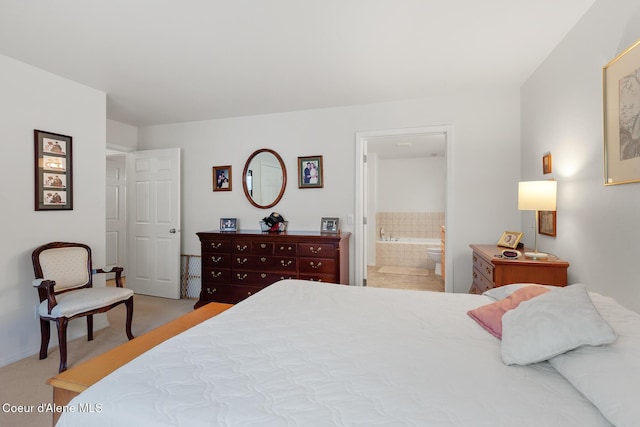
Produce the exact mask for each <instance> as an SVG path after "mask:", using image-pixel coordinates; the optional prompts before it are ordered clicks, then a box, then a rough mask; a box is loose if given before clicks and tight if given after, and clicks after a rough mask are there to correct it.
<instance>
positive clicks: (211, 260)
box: [202, 253, 231, 268]
mask: <svg viewBox="0 0 640 427" xmlns="http://www.w3.org/2000/svg"><path fill="white" fill-rule="evenodd" d="M202 266H203V267H205V268H206V267H217V268H231V254H229V253H226V254H216V253H208V254H204V255H202Z"/></svg>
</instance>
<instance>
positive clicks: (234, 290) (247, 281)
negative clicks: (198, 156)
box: [195, 231, 351, 308]
mask: <svg viewBox="0 0 640 427" xmlns="http://www.w3.org/2000/svg"><path fill="white" fill-rule="evenodd" d="M196 234H197V235H198V237H199V238H200V245H201V255H202V274H201V277H202V288H201V290H200V299H199V300H198V302H197V303H196V305H195V308H198V307H201V306H202V305H204V304H207V303H209V302H212V301H215V302H223V303H231V304H235V303H237V302H240V301H242V300H243V299H245V298H247V297H248V296H250V295H252V294H254V293H256V292H258V291H259V290H261V289H263V288H265V287H266V286H269V285H270V284H272V283H275V282H277V281H278V280H282V279H303V280H314V281H322V282H331V283H341V284H348V283H349V237H350V236H351V233H341V234H326V233H320V232H308V231H307V232H295V231H288V232H282V233H266V232H260V231H237V232H220V231H202V232H199V233H196Z"/></svg>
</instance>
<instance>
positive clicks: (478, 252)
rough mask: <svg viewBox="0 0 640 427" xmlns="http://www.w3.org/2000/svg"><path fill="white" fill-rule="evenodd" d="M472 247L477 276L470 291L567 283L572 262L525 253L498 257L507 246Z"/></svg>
mask: <svg viewBox="0 0 640 427" xmlns="http://www.w3.org/2000/svg"><path fill="white" fill-rule="evenodd" d="M469 246H470V247H471V249H472V250H473V275H472V282H471V289H470V290H469V293H472V294H481V293H483V292H484V291H486V290H488V289H491V288H496V287H498V286H504V285H508V284H510V283H539V284H541V285H553V286H567V269H568V268H569V263H568V262H567V261H563V260H561V259H559V258H557V257H556V256H553V255H549V258H547V259H543V260H540V259H537V260H536V259H530V258H525V256H524V255H522V256H520V257H518V258H516V259H508V258H501V257H498V255H501V254H502V251H503V250H504V249H507V248H501V247H499V246H495V245H469ZM520 252H523V253H524V251H520Z"/></svg>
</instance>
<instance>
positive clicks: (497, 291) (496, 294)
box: [482, 283, 557, 301]
mask: <svg viewBox="0 0 640 427" xmlns="http://www.w3.org/2000/svg"><path fill="white" fill-rule="evenodd" d="M527 286H542V287H543V288H547V289H555V288H557V286H551V285H539V284H537V283H511V284H510V285H504V286H498V287H497V288H492V289H489V290H487V291H484V292H483V293H482V295H485V296H488V297H489V298H493V299H494V300H496V301H500V300H502V299H505V298H506V297H508V296H509V295H511V294H512V293H514V292H515V291H517V290H518V289H522V288H525V287H527Z"/></svg>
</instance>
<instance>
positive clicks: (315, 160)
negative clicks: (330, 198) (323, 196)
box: [298, 156, 324, 188]
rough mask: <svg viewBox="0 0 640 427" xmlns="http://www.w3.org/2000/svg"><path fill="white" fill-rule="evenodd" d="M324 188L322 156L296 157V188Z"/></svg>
mask: <svg viewBox="0 0 640 427" xmlns="http://www.w3.org/2000/svg"><path fill="white" fill-rule="evenodd" d="M322 187H324V173H323V171H322V156H308V157H298V188H322Z"/></svg>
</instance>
